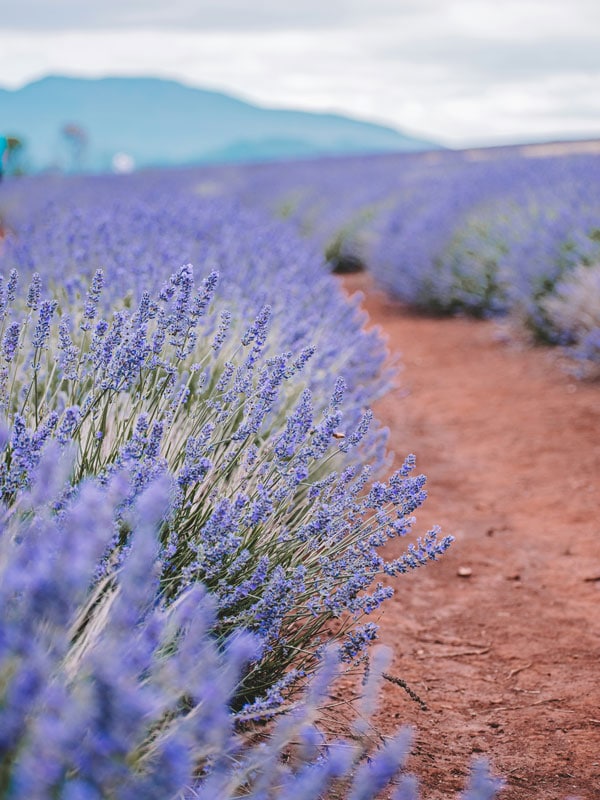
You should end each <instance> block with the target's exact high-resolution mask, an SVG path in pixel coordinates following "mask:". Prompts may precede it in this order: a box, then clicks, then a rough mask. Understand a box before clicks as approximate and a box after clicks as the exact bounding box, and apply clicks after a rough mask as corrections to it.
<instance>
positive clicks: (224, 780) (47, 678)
mask: <svg viewBox="0 0 600 800" xmlns="http://www.w3.org/2000/svg"><path fill="white" fill-rule="evenodd" d="M69 458H70V454H68V453H64V452H62V451H61V449H60V446H59V445H58V444H51V445H48V447H47V448H46V449H45V450H44V452H43V454H42V457H41V459H40V461H39V463H38V467H37V468H36V470H35V473H34V475H33V476H32V480H31V484H30V488H29V489H27V490H23V491H21V492H20V494H19V497H18V499H17V500H16V502H15V503H14V504H13V506H12V507H11V508H10V509H5V513H4V515H3V517H2V528H1V536H0V601H1V604H2V609H3V614H2V617H1V618H0V676H2V681H1V682H0V797H2V798H3V800H22V799H23V798H25V797H36V798H39V800H46V799H47V800H50V798H56V797H60V798H77V799H79V798H82V800H83V798H102V797H115V798H133V797H148V798H157V800H165V798H190V799H191V798H198V797H207V798H208V797H212V798H214V797H219V798H222V799H223V800H227V799H228V798H231V800H233V798H237V797H241V796H245V797H254V798H258V797H262V796H269V797H273V798H275V800H277V798H283V797H287V798H303V800H306V798H311V797H313V798H315V800H316V798H318V797H320V796H322V793H323V792H324V791H326V790H327V789H328V788H330V787H332V786H333V785H335V786H336V787H345V791H346V792H347V793H348V796H349V797H356V798H358V797H360V798H364V800H372V798H374V797H375V794H376V793H377V791H378V790H379V789H380V788H383V787H385V786H386V785H387V784H388V783H389V782H390V780H392V779H394V778H395V776H396V775H397V773H398V772H399V770H401V769H402V767H403V764H404V759H405V757H406V754H407V750H408V736H409V734H408V732H407V731H402V732H401V733H400V734H399V735H398V737H396V738H395V739H391V740H390V742H389V744H388V745H386V746H385V747H384V748H383V749H382V750H381V751H380V752H378V753H376V754H374V755H373V756H372V757H371V759H370V761H369V762H367V763H362V764H360V763H359V762H360V758H361V756H362V750H361V747H360V746H358V745H357V744H356V742H352V741H350V740H348V741H337V742H327V741H326V740H325V739H324V738H323V736H322V734H321V733H320V732H319V730H318V728H316V727H315V715H316V713H317V711H316V709H317V707H318V705H319V704H321V703H322V702H323V701H324V699H325V697H326V693H327V686H328V683H329V682H330V680H331V679H332V677H333V676H334V674H335V664H336V662H337V657H336V655H335V653H334V652H333V651H330V652H328V653H327V654H326V656H325V659H324V662H323V665H322V667H321V669H320V670H319V672H318V673H317V674H316V675H315V678H314V679H313V681H312V683H311V684H310V686H309V687H308V692H307V693H306V694H305V695H304V696H303V698H302V699H301V700H300V701H298V702H297V703H296V705H295V708H294V709H293V710H292V711H291V712H290V713H289V714H287V715H284V716H282V717H281V718H280V721H279V722H278V723H277V725H276V726H275V727H274V728H273V729H272V731H271V732H270V734H269V736H268V738H267V739H266V740H264V741H263V742H262V743H259V744H252V743H251V742H250V741H248V740H247V739H246V737H245V735H244V733H243V728H241V727H240V721H241V719H242V717H241V716H240V715H238V714H236V713H235V712H234V711H233V710H232V698H233V697H234V695H235V691H236V687H237V684H238V681H239V679H240V675H241V673H242V672H243V670H244V667H245V665H247V664H248V663H252V662H253V661H254V660H256V659H257V658H259V657H260V653H261V650H262V648H263V647H264V643H263V642H262V641H261V639H260V637H256V636H253V635H251V634H247V633H245V632H243V631H237V632H236V633H235V635H233V636H231V637H230V638H228V639H227V640H226V641H225V642H221V643H219V642H218V641H217V640H216V639H215V638H214V636H212V635H211V630H212V628H213V624H214V619H215V613H216V603H215V598H214V597H212V596H211V594H210V593H208V592H207V591H206V590H205V589H203V588H202V587H201V586H200V585H195V586H193V587H190V588H189V589H188V590H187V591H186V592H185V593H183V594H182V595H181V596H180V597H179V598H178V600H177V602H176V603H173V604H168V603H166V602H165V598H164V596H163V594H162V592H161V591H160V580H159V575H160V571H161V562H160V537H159V536H158V535H157V533H158V530H159V528H160V521H161V519H162V517H163V515H164V510H165V506H166V505H168V503H169V499H170V496H171V488H172V487H171V483H170V481H169V480H166V479H164V478H163V479H158V480H157V481H155V482H154V483H152V484H151V485H150V486H149V487H148V488H147V489H146V491H145V492H144V493H143V494H142V495H140V496H139V498H138V500H137V502H136V503H135V506H134V507H132V509H131V511H130V515H129V522H130V524H131V527H132V536H131V540H130V546H129V548H128V553H127V555H126V557H125V558H124V559H123V560H122V561H121V563H120V565H119V566H118V568H116V569H115V570H114V571H113V572H112V573H111V574H110V575H109V576H107V577H106V578H105V579H103V580H101V581H97V580H95V570H96V564H97V562H98V560H99V559H101V557H102V554H103V552H104V551H105V548H106V546H107V543H108V542H109V541H110V537H111V532H112V531H113V530H115V528H118V527H119V525H120V510H119V509H120V503H121V502H122V499H123V497H124V496H126V494H127V491H128V483H129V481H130V479H131V478H130V476H129V475H128V474H127V472H122V473H119V474H118V475H115V476H114V478H113V479H112V480H111V481H109V482H108V483H106V482H102V481H98V480H97V479H89V480H88V481H86V482H84V483H82V484H81V485H80V486H79V489H78V491H77V492H76V494H75V495H73V496H72V497H71V498H70V499H69V500H68V501H67V502H66V503H64V504H63V505H62V510H61V513H60V514H58V515H57V514H56V513H55V511H54V510H53V509H54V506H55V503H56V498H57V497H58V496H60V494H61V491H62V490H63V488H64V486H65V484H66V483H67V482H68V476H69V466H70V465H69ZM293 741H299V742H302V743H303V745H302V746H301V747H300V748H299V749H298V748H296V754H295V756H294V758H293V759H289V758H288V759H285V760H284V759H283V757H282V756H283V754H284V753H289V751H290V748H291V747H292V742H293ZM486 781H487V782H486ZM490 786H493V784H491V783H489V779H486V778H485V777H484V776H483V775H481V770H479V772H476V773H475V775H474V782H473V786H472V790H471V794H470V795H469V797H470V798H472V800H479V799H480V798H486V799H487V798H490V797H493V792H490V791H489V787H490ZM486 790H487V794H486V793H485V792H486ZM405 796H408V797H411V798H416V796H417V795H416V793H415V792H413V793H412V794H410V795H407V794H406V793H405Z"/></svg>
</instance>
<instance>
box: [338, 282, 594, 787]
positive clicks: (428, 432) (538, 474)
mask: <svg viewBox="0 0 600 800" xmlns="http://www.w3.org/2000/svg"><path fill="white" fill-rule="evenodd" d="M344 285H345V287H346V289H347V290H348V291H350V292H352V291H354V290H356V289H362V290H364V291H365V292H366V300H365V304H364V305H365V308H366V309H367V311H368V313H369V315H370V317H371V320H372V322H373V323H374V324H378V325H380V326H381V327H382V329H383V332H384V333H385V334H386V336H387V337H388V338H389V346H390V348H391V349H392V350H394V351H400V352H401V354H402V362H403V365H404V371H403V373H402V376H401V381H400V382H401V388H400V389H399V390H397V391H395V392H393V393H392V394H391V395H389V396H388V397H386V398H385V399H384V400H383V401H382V402H380V403H379V406H378V408H377V409H376V411H377V414H378V417H379V418H380V419H381V420H382V421H383V422H384V423H385V424H387V425H388V426H389V427H390V429H391V443H392V447H393V449H394V450H395V451H396V453H397V455H398V460H399V461H400V459H401V458H402V457H403V456H404V455H405V454H406V453H409V452H414V453H415V454H416V455H417V462H418V470H419V471H422V472H424V473H425V474H426V475H427V476H428V488H429V499H428V500H427V503H426V504H425V507H424V508H423V510H422V511H420V513H419V514H418V517H417V519H418V530H419V532H423V531H424V530H425V529H426V528H428V527H429V526H431V525H432V524H434V523H439V524H440V525H441V526H442V528H443V530H444V532H446V533H452V534H453V535H454V536H455V537H456V540H457V541H456V542H455V544H454V545H453V547H452V548H451V550H450V552H449V553H448V554H447V556H446V557H445V558H444V559H443V560H442V561H440V563H438V564H432V565H431V566H428V567H427V568H425V569H423V570H421V571H420V572H417V573H414V574H413V575H408V576H404V577H403V578H402V579H400V580H399V581H398V583H397V593H396V595H395V597H394V599H393V600H392V601H391V602H389V603H388V604H387V609H386V611H385V613H384V614H383V617H382V619H381V626H382V636H381V638H382V640H383V641H384V642H385V643H387V644H389V645H391V646H392V647H393V649H394V653H395V657H394V662H393V668H392V669H391V670H390V671H392V672H394V673H395V674H396V675H399V676H401V677H402V678H404V679H405V680H406V681H408V683H409V684H410V685H411V687H412V688H413V689H415V690H416V691H417V692H418V693H419V694H420V695H421V696H422V697H423V699H424V700H425V701H426V702H427V704H428V706H429V710H428V711H422V710H420V709H419V707H418V706H417V705H416V704H415V703H413V702H412V701H411V700H410V699H408V698H407V696H406V695H405V694H404V693H403V691H402V690H401V689H399V688H397V687H393V686H391V685H387V686H386V688H385V689H384V694H385V699H384V703H385V711H384V713H382V715H381V716H380V718H379V725H380V727H381V728H382V729H384V730H391V729H392V727H394V726H395V725H397V724H398V723H399V722H410V723H412V724H414V725H415V726H416V728H417V736H416V741H415V746H414V748H413V754H412V755H411V758H410V763H409V767H410V769H412V770H414V771H415V772H416V773H417V774H418V775H419V777H420V779H421V783H422V785H423V787H424V788H425V787H426V789H427V791H424V795H425V796H426V797H427V798H431V800H441V798H446V797H448V796H453V792H454V791H455V790H456V789H459V788H462V787H463V786H464V778H465V774H466V772H467V770H468V767H469V764H470V762H471V759H472V757H473V755H474V754H484V755H486V756H488V757H489V758H490V760H491V762H492V765H493V767H494V770H495V771H496V772H497V773H500V774H502V775H504V776H505V778H506V781H507V785H506V788H505V790H504V791H503V793H502V795H501V797H502V798H503V800H528V799H529V798H536V799H539V800H564V798H566V797H569V796H570V797H572V796H574V795H576V796H578V797H581V798H585V800H598V798H600V518H599V510H600V385H598V384H596V385H593V384H582V383H580V384H577V383H575V382H574V381H573V380H572V379H571V378H570V377H569V376H568V375H566V374H565V373H564V372H563V371H561V370H560V369H559V368H558V367H557V366H556V364H555V363H554V361H553V360H552V356H551V355H550V354H549V353H548V352H547V351H545V350H535V351H534V350H528V349H524V348H522V347H518V346H517V345H515V344H510V343H508V344H507V343H506V342H500V341H498V337H497V329H496V326H495V325H494V324H493V323H489V322H484V323H482V322H475V321H471V320H465V319H450V320H431V319H427V318H424V317H419V316H415V315H414V314H411V313H409V312H407V311H406V310H405V309H403V308H402V307H401V306H399V305H395V304H394V303H392V302H390V301H387V300H386V299H385V298H384V297H383V296H382V295H380V294H379V293H377V292H375V291H374V290H373V288H372V285H371V283H370V281H369V279H368V277H366V276H362V275H361V276H349V277H347V278H345V279H344ZM461 568H462V569H461ZM459 571H460V572H469V571H470V576H469V577H461V576H460V575H459Z"/></svg>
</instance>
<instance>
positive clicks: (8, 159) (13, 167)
mask: <svg viewBox="0 0 600 800" xmlns="http://www.w3.org/2000/svg"><path fill="white" fill-rule="evenodd" d="M24 155H25V142H24V141H23V139H21V137H20V136H7V137H6V154H5V164H4V168H5V172H6V174H7V175H23V174H24V173H25V172H26V169H25V161H24Z"/></svg>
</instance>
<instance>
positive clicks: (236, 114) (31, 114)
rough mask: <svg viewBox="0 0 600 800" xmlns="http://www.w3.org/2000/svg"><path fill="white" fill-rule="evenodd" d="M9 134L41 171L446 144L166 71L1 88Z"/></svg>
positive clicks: (0, 117)
mask: <svg viewBox="0 0 600 800" xmlns="http://www.w3.org/2000/svg"><path fill="white" fill-rule="evenodd" d="M0 134H4V135H5V136H14V137H18V138H19V139H20V140H21V141H22V142H23V143H24V145H25V146H24V148H23V158H24V160H25V164H26V167H27V169H28V171H29V170H31V171H38V170H45V169H53V168H54V169H56V168H62V169H85V170H88V171H95V172H98V171H100V172H103V171H107V170H109V169H111V168H117V169H121V168H123V169H125V168H127V169H129V168H132V167H133V166H134V165H135V167H154V166H176V165H184V164H200V163H218V162H231V161H268V160H274V159H284V158H305V157H313V156H320V155H345V154H358V153H365V154H366V153H381V152H394V151H413V152H414V151H420V150H421V151H422V150H431V149H437V147H438V146H437V145H435V144H434V143H432V142H428V141H424V140H421V139H418V138H414V137H412V136H408V135H406V134H403V133H401V132H400V131H397V130H395V129H393V128H390V127H386V126H383V125H378V124H374V123H371V122H366V121H362V120H357V119H352V118H349V117H345V116H341V115H338V114H327V113H311V112H306V111H295V110H285V109H270V108H262V107H259V106H256V105H252V104H250V103H248V102H245V101H243V100H240V99H237V98H235V97H232V96H229V95H226V94H222V93H220V92H215V91H207V90H205V89H198V88H192V87H190V86H185V85H183V84H181V83H178V82H176V81H172V80H163V79H159V78H126V77H115V78H99V79H84V78H68V77H59V76H49V77H46V78H42V79H41V80H38V81H35V82H33V83H30V84H28V85H27V86H24V87H23V88H21V89H17V90H9V89H0Z"/></svg>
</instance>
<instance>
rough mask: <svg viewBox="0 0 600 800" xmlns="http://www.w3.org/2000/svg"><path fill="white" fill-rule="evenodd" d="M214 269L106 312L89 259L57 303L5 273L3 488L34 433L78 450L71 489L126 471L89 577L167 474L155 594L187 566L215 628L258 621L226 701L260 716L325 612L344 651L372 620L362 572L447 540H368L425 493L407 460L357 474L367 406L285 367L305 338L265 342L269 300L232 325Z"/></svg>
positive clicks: (394, 525)
mask: <svg viewBox="0 0 600 800" xmlns="http://www.w3.org/2000/svg"><path fill="white" fill-rule="evenodd" d="M217 278H218V276H217V275H216V273H212V274H211V275H209V276H208V277H207V278H206V279H205V280H204V281H202V282H201V284H200V285H199V286H198V287H197V288H196V286H195V281H194V277H193V272H192V269H191V267H190V266H189V265H188V266H185V267H183V268H181V269H180V270H179V271H178V272H177V273H175V274H174V275H173V276H172V277H171V279H170V280H169V281H168V282H167V283H166V284H165V285H164V286H163V287H162V289H161V290H160V292H159V293H158V294H157V295H156V296H155V297H151V296H150V295H149V294H147V293H146V294H143V295H142V298H141V300H140V303H139V305H138V306H137V307H135V308H133V309H128V308H126V307H124V308H122V309H121V310H119V311H116V312H114V314H113V315H112V318H111V319H105V318H102V317H100V316H99V308H100V307H101V295H102V284H103V276H102V273H101V272H100V271H98V272H97V273H96V275H95V277H94V279H93V281H92V284H91V286H90V288H89V291H88V292H87V297H86V301H85V303H84V305H83V308H82V309H80V310H79V311H78V310H76V309H75V310H73V309H70V311H71V314H70V316H69V317H67V316H66V314H65V313H62V314H59V312H61V311H63V312H64V308H62V309H61V307H60V306H59V305H58V301H56V300H54V299H42V296H41V294H40V291H41V290H40V278H39V276H37V275H34V277H33V279H32V282H31V285H30V286H29V288H28V289H27V291H26V292H24V298H23V300H22V301H21V302H20V301H19V295H18V290H17V275H16V273H15V272H13V273H11V275H10V276H9V279H8V281H7V282H6V286H5V288H4V290H3V291H4V294H3V302H4V308H3V320H2V325H1V326H0V336H1V337H2V338H1V340H0V341H1V342H2V344H1V348H0V349H1V352H2V357H3V362H4V366H3V367H2V369H1V371H0V410H2V411H3V414H4V418H5V421H6V424H7V427H8V430H9V436H8V441H7V443H6V447H5V448H4V452H3V456H2V457H1V458H0V495H1V497H2V500H3V502H4V503H5V504H6V505H7V506H9V507H10V506H11V504H12V503H14V502H15V500H16V498H18V495H19V492H20V491H21V490H22V489H23V488H24V487H27V486H28V485H29V483H30V480H31V474H32V471H33V470H35V468H36V466H37V463H38V460H39V458H40V454H41V453H42V451H43V448H44V446H45V445H46V444H47V443H48V442H57V443H58V445H59V446H60V447H62V448H68V447H74V448H75V460H74V463H73V467H72V471H71V476H70V483H69V486H70V487H72V488H71V490H74V488H75V487H77V485H78V484H79V483H80V482H81V481H82V480H84V479H85V478H86V477H88V476H97V477H99V478H100V480H102V481H109V480H110V478H111V476H112V475H114V474H115V473H118V472H119V471H121V470H123V469H127V470H128V471H129V473H130V475H131V476H132V483H131V487H130V491H129V494H128V495H127V497H126V498H125V499H124V501H123V504H122V505H123V507H122V518H121V520H120V526H119V530H118V531H117V532H115V533H114V535H113V537H112V539H111V542H110V545H109V546H108V547H107V550H106V552H105V554H104V556H103V559H102V562H101V566H99V568H98V569H99V572H98V576H97V577H98V580H100V579H102V578H104V577H105V576H107V575H110V574H111V571H112V570H113V569H114V568H115V567H118V565H119V564H120V563H121V560H122V558H123V557H124V556H125V554H126V553H127V551H128V548H129V547H130V541H129V540H130V526H129V523H128V521H127V509H128V508H129V507H130V506H131V505H132V504H133V503H135V501H136V498H137V497H138V496H139V494H140V493H141V492H143V491H144V490H145V488H146V487H147V486H148V485H149V484H150V483H151V482H152V481H153V480H155V479H156V478H157V477H160V476H167V475H168V476H171V478H172V481H173V487H174V488H173V498H172V503H171V506H170V510H169V513H168V514H167V512H166V511H165V514H164V519H163V521H162V526H161V548H162V549H161V552H160V557H161V563H162V571H161V575H160V581H161V586H162V591H163V594H164V597H165V600H166V601H168V602H169V603H174V602H176V601H177V599H178V598H179V597H180V596H181V594H182V593H183V592H185V591H186V590H187V589H188V587H189V586H191V585H193V584H195V583H197V582H199V581H200V582H202V583H203V584H204V585H205V586H206V587H207V588H208V589H210V590H211V592H212V593H213V595H214V597H215V600H216V603H217V622H216V624H215V629H214V633H215V635H216V636H217V637H218V638H219V639H223V640H224V639H226V638H227V637H228V636H230V635H231V634H232V632H234V631H235V630H237V629H239V628H245V629H248V630H251V631H255V632H257V633H258V634H260V636H261V637H262V640H263V643H264V648H263V653H262V656H261V659H260V661H259V662H258V663H257V664H255V665H254V666H253V668H252V670H251V671H250V672H248V674H247V675H245V677H244V680H243V682H242V685H241V688H240V689H239V692H238V695H239V696H238V703H239V705H240V707H242V706H243V707H245V708H246V709H249V708H250V707H252V708H253V709H254V710H255V711H256V712H257V713H258V712H259V711H260V712H261V713H269V712H270V711H271V710H272V709H273V708H277V707H278V706H279V705H281V703H283V702H284V700H285V698H286V696H287V695H288V694H289V692H290V690H291V689H292V688H293V687H294V685H295V684H296V683H298V682H299V681H302V680H303V679H304V678H305V676H306V675H307V674H309V673H311V672H312V671H313V670H314V668H315V666H316V664H317V663H318V660H319V654H320V649H321V647H322V645H323V644H324V642H325V640H326V639H331V638H332V637H333V634H331V633H329V622H330V620H332V619H333V618H338V617H341V618H343V620H344V621H343V624H342V625H340V626H338V627H337V632H336V634H335V637H333V638H336V639H337V640H339V642H340V646H341V653H342V656H343V659H344V660H345V661H347V662H348V663H354V662H355V661H356V659H359V658H361V657H362V656H363V654H364V653H365V650H366V648H367V647H368V645H369V643H370V642H371V641H372V640H373V639H374V638H376V634H377V626H376V625H374V624H373V623H371V622H369V621H367V620H366V619H365V618H366V617H367V616H368V615H369V614H371V613H372V612H373V611H374V610H375V609H377V608H378V607H379V605H380V604H381V603H382V602H383V601H384V600H385V599H386V598H387V597H389V596H390V594H391V593H392V589H391V587H389V586H384V585H383V584H382V583H380V582H376V579H377V576H378V575H380V574H381V573H386V574H387V575H388V576H390V577H393V576H396V575H398V574H401V573H404V572H406V571H408V570H410V569H414V568H416V567H418V566H420V565H422V564H425V563H426V562H427V561H429V560H431V559H435V558H437V556H438V555H440V554H441V553H443V552H444V551H445V549H446V548H447V547H448V545H449V544H450V541H451V538H450V537H445V538H440V537H439V535H438V531H437V530H432V531H430V532H429V533H427V534H426V535H425V536H424V537H422V538H420V539H418V540H417V541H416V543H414V544H411V545H409V547H408V550H407V551H406V552H405V553H404V554H403V555H400V556H399V557H398V558H396V559H394V560H391V561H386V560H384V559H383V557H382V556H381V555H379V553H378V548H380V547H381V546H382V545H383V544H385V542H386V541H388V540H389V539H390V538H394V537H398V536H405V535H406V534H407V533H408V532H409V531H410V529H411V525H412V518H411V515H412V513H413V511H414V510H415V509H416V508H417V507H418V506H419V505H420V504H421V503H422V502H423V500H424V498H425V492H424V488H423V486H424V480H425V479H424V477H423V476H416V477H411V472H412V470H413V468H414V459H412V458H409V459H407V461H406V462H405V464H404V466H403V467H402V468H401V469H400V470H398V471H397V472H395V473H394V474H393V475H392V476H391V477H390V478H389V480H388V482H387V483H383V482H380V481H379V482H375V483H372V484H371V486H370V488H369V485H368V484H369V478H370V475H371V469H370V468H369V467H368V466H366V465H365V464H364V461H363V456H364V454H363V453H361V449H360V448H361V443H362V441H363V440H364V439H365V437H366V436H367V435H368V431H369V425H370V422H371V418H372V414H371V412H370V411H368V410H367V411H365V413H364V414H363V416H362V418H361V419H360V420H359V422H358V423H357V424H356V425H350V426H348V423H347V421H346V420H345V418H344V413H343V409H344V394H345V385H344V381H343V380H342V379H339V380H338V381H337V383H336V384H335V386H334V389H333V392H332V395H331V397H330V399H329V402H328V403H327V404H326V405H325V407H324V408H322V409H321V410H320V411H319V410H318V407H315V403H314V402H313V394H312V392H311V391H310V390H308V389H302V385H301V384H300V383H299V382H298V381H297V379H296V378H297V375H298V374H299V373H301V372H302V370H303V368H304V366H305V364H306V363H307V362H308V361H309V359H310V358H311V357H312V355H313V351H312V349H310V348H303V349H301V350H300V351H299V352H297V353H293V352H284V353H281V354H278V355H274V356H270V355H268V354H267V353H266V352H265V348H266V345H267V340H268V333H269V321H270V309H269V308H268V307H265V308H263V309H262V311H261V312H260V313H259V314H258V316H257V318H256V319H255V321H254V322H253V323H252V325H250V327H248V328H247V329H246V330H245V331H244V332H243V334H242V335H241V337H240V338H239V339H238V338H237V336H236V327H237V324H238V323H236V321H235V319H234V317H233V314H232V312H230V311H228V310H226V309H225V310H224V309H220V310H214V311H213V310H212V309H211V306H210V302H211V299H212V296H213V295H214V293H215V291H216V285H217ZM238 333H239V331H238ZM65 492H66V494H65V497H66V498H68V495H69V490H67V489H66V490H65ZM60 508H61V507H60V503H58V504H57V506H56V510H57V511H60Z"/></svg>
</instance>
